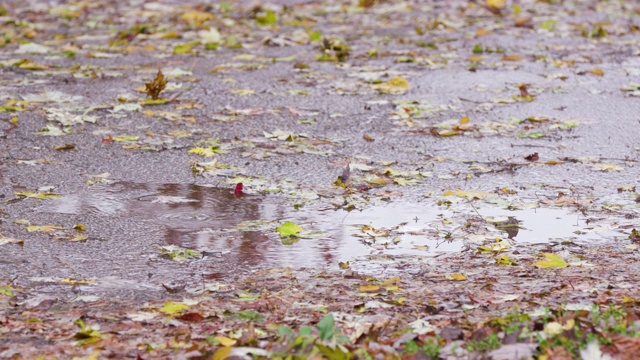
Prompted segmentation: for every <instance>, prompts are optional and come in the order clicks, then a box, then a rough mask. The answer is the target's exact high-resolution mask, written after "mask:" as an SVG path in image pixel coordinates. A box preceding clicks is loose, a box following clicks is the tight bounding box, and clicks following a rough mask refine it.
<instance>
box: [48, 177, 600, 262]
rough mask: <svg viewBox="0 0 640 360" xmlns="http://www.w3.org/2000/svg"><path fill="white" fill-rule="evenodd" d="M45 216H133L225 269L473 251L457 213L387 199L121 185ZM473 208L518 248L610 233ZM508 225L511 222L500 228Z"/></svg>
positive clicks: (561, 216)
mask: <svg viewBox="0 0 640 360" xmlns="http://www.w3.org/2000/svg"><path fill="white" fill-rule="evenodd" d="M40 210H41V211H44V212H50V213H59V214H73V215H80V216H82V215H86V216H98V217H105V218H107V221H109V222H112V221H113V222H116V221H118V219H123V218H126V219H128V220H131V219H133V220H137V221H140V222H141V226H145V225H144V224H147V226H148V224H153V225H154V226H148V228H149V229H150V230H149V233H148V234H147V235H145V237H146V239H143V241H148V242H150V243H152V244H154V245H160V246H166V245H174V246H178V247H181V248H187V249H192V250H198V251H202V252H204V253H205V254H206V255H209V256H211V255H215V256H226V255H230V256H231V257H232V258H233V259H234V260H233V264H231V266H230V267H227V268H226V269H224V270H221V271H222V272H224V271H229V272H233V271H235V270H237V269H238V268H244V269H254V268H269V267H283V266H293V267H324V266H337V263H338V262H340V261H349V260H352V259H354V258H358V257H362V256H364V255H370V254H390V255H423V256H435V255H437V254H440V253H443V252H454V251H460V250H462V249H464V248H465V246H466V245H467V244H466V243H467V241H465V237H464V236H459V235H460V232H458V233H457V235H458V236H450V235H451V234H449V233H453V234H456V231H457V230H456V228H454V229H453V230H451V226H450V227H449V230H445V229H444V227H445V226H443V224H445V223H451V221H448V220H447V219H452V218H454V217H455V216H458V217H460V214H457V215H456V214H455V212H453V211H451V210H450V209H446V208H442V207H438V206H436V205H435V204H433V202H424V203H413V204H408V203H389V204H385V205H379V206H372V207H370V208H367V209H365V210H363V211H351V212H347V211H344V210H334V209H332V208H329V209H327V207H326V206H324V207H322V206H320V205H318V206H315V207H314V206H310V207H304V208H302V209H299V210H296V209H294V208H293V206H291V204H290V203H289V202H288V201H287V200H286V199H284V198H283V197H278V196H269V195H244V196H242V197H236V196H234V194H233V192H232V191H231V190H229V189H227V188H224V189H221V188H216V187H209V186H202V185H192V184H140V183H132V182H118V183H114V184H110V185H100V186H94V187H93V188H92V191H91V192H89V193H84V194H82V195H68V196H64V197H63V198H61V199H57V200H53V201H50V202H48V203H46V204H45V205H43V206H42V207H41V208H40ZM468 210H469V214H467V215H464V216H468V217H474V216H476V215H481V216H482V217H483V218H484V220H485V221H486V224H487V226H485V228H488V229H489V230H488V233H487V234H488V236H487V238H491V236H493V235H497V236H503V237H509V238H511V239H513V240H516V241H517V242H522V243H544V242H549V241H555V240H572V241H587V240H597V239H601V238H602V237H603V236H611V235H612V234H602V233H598V232H594V231H592V230H591V229H589V228H588V226H587V225H588V224H587V221H586V219H585V218H584V217H582V216H581V215H580V214H577V213H571V212H568V211H567V210H563V209H544V208H537V209H523V210H516V211H509V210H504V209H499V208H496V207H492V206H480V207H478V209H477V211H478V213H477V214H476V213H474V212H473V211H471V208H469V209H468ZM509 219H511V222H512V225H513V226H510V227H509V226H507V227H506V228H505V227H504V226H500V224H503V223H505V221H509ZM285 221H293V222H294V223H296V224H299V225H301V226H302V227H303V229H304V230H305V231H304V234H305V235H304V236H303V238H301V239H299V240H293V241H282V239H281V238H280V236H279V235H278V233H277V232H276V230H275V229H276V227H278V226H279V225H280V224H281V223H283V222H285ZM455 221H458V222H460V220H455ZM492 225H493V226H492ZM458 228H460V227H458ZM154 229H155V230H154ZM158 229H161V230H158ZM448 234H449V235H448ZM492 234H493V235H492ZM206 259H207V257H205V259H204V261H206Z"/></svg>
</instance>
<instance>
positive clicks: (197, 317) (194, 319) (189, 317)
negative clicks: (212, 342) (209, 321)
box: [176, 312, 204, 322]
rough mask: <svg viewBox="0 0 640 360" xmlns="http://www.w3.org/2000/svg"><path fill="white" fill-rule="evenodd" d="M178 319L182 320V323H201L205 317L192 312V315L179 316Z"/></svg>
mask: <svg viewBox="0 0 640 360" xmlns="http://www.w3.org/2000/svg"><path fill="white" fill-rule="evenodd" d="M176 319H178V320H182V321H190V322H200V321H202V320H204V316H202V315H200V314H199V313H195V312H190V313H186V314H182V315H180V316H178V317H177V318H176Z"/></svg>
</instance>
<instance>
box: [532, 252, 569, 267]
mask: <svg viewBox="0 0 640 360" xmlns="http://www.w3.org/2000/svg"><path fill="white" fill-rule="evenodd" d="M542 256H544V257H545V258H546V259H544V260H540V261H536V262H535V263H534V264H533V266H535V267H538V268H541V269H550V268H553V269H561V268H566V267H567V266H569V264H567V263H566V262H565V261H564V260H562V258H561V257H560V256H558V255H556V254H552V253H544V254H542Z"/></svg>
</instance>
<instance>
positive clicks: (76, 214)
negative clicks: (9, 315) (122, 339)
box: [0, 2, 640, 298]
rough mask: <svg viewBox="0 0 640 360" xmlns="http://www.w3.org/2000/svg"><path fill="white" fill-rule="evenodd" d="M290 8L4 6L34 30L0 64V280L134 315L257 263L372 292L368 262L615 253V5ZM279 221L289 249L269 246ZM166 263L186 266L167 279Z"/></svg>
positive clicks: (619, 158)
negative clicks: (210, 44)
mask: <svg viewBox="0 0 640 360" xmlns="http://www.w3.org/2000/svg"><path fill="white" fill-rule="evenodd" d="M292 4H295V5H291V6H292V7H291V8H289V10H286V11H285V10H283V8H282V6H280V5H274V9H275V10H277V11H278V13H279V14H280V18H279V20H278V24H277V25H268V26H256V25H255V23H256V21H258V20H256V13H260V11H263V9H261V8H253V7H251V6H248V5H245V6H241V5H237V6H235V5H234V6H232V9H230V10H229V9H226V8H225V9H226V10H225V9H223V8H222V5H213V6H212V7H205V8H199V7H195V8H194V9H195V10H194V11H200V14H201V15H202V14H203V13H211V14H215V16H214V17H211V18H208V17H205V18H204V20H198V18H197V14H195V15H194V14H191V15H192V16H194V17H196V18H195V20H194V19H192V18H186V17H184V13H185V12H184V10H183V6H182V5H178V4H177V3H176V4H172V3H170V2H158V3H146V4H142V5H140V6H133V4H124V3H122V4H118V5H117V6H113V7H109V8H107V7H100V6H96V7H91V6H88V7H84V8H83V7H77V6H75V5H69V4H59V5H57V6H56V7H55V9H56V10H55V11H53V10H51V9H50V8H48V7H46V6H44V5H40V4H39V3H38V4H36V3H35V2H34V4H31V5H33V7H30V6H27V3H20V4H18V3H10V6H7V10H8V11H9V15H7V16H8V17H9V18H12V19H14V18H23V19H28V21H29V22H30V23H31V24H37V26H36V25H33V28H34V32H35V34H34V35H33V37H31V38H30V37H28V36H27V35H26V34H25V32H26V30H24V29H19V28H16V27H15V26H13V25H11V23H10V21H9V20H8V19H5V20H6V21H9V22H5V23H4V25H3V28H4V29H5V33H6V34H14V36H15V38H16V40H15V41H13V42H9V43H7V44H6V45H5V46H3V47H2V48H0V49H1V51H0V61H2V64H3V66H2V67H1V68H0V72H1V73H2V80H0V100H1V101H2V102H3V103H4V104H5V105H4V106H5V107H4V108H3V111H2V112H0V117H1V119H2V123H0V126H1V127H0V130H1V131H2V133H1V138H2V148H3V155H2V167H1V168H0V171H1V173H0V176H1V179H2V184H1V186H0V192H1V196H2V197H3V199H4V200H5V203H4V204H3V206H2V213H1V214H2V223H1V226H2V227H1V228H0V233H1V235H2V238H0V240H3V239H4V241H3V242H6V244H2V242H0V244H2V245H1V246H2V250H3V254H4V256H3V257H2V258H0V282H2V283H11V284H14V285H15V286H18V287H25V288H33V289H38V290H39V291H41V292H44V293H47V292H49V293H51V294H53V295H55V296H61V297H73V296H77V295H78V294H81V295H94V294H99V295H100V296H114V297H122V298H130V297H133V298H145V297H149V296H150V297H159V296H163V295H166V292H167V291H168V290H167V286H163V284H164V285H167V284H169V285H168V287H169V289H172V288H174V287H180V286H184V285H185V284H186V285H187V286H188V285H190V284H194V283H198V282H200V281H202V279H224V278H237V277H241V276H243V274H249V273H251V272H253V271H255V270H257V269H269V268H274V267H287V266H291V267H294V268H300V267H305V268H314V269H333V270H338V269H339V263H346V262H349V263H350V265H351V267H352V268H353V269H356V270H358V271H362V272H364V273H367V272H369V273H372V274H376V273H379V272H380V271H382V270H381V266H380V265H378V264H376V262H375V261H371V259H375V258H376V257H379V256H391V257H393V256H400V257H402V258H406V257H407V256H410V257H414V258H425V259H431V260H429V263H430V264H433V261H436V260H437V259H438V258H439V257H441V256H446V255H447V254H455V253H459V252H462V251H476V250H478V248H479V247H481V246H483V245H486V244H490V243H491V242H493V241H495V239H496V238H503V239H505V240H506V241H509V242H510V243H511V244H512V246H514V247H515V248H518V247H519V246H526V244H531V243H553V244H562V243H575V244H581V245H584V246H589V244H599V245H602V244H611V246H616V245H617V244H620V243H621V242H624V241H628V240H627V239H628V237H629V233H630V231H631V229H632V228H633V227H634V226H635V224H636V221H637V220H636V218H637V214H638V206H637V202H636V198H637V196H638V194H637V192H636V190H635V186H636V184H637V179H638V172H637V156H638V151H639V149H640V148H639V147H638V142H637V138H638V136H637V135H638V131H637V128H638V125H639V124H638V121H639V118H638V115H637V111H636V110H637V108H638V106H640V98H638V97H637V91H638V90H637V89H635V88H634V87H633V86H634V85H633V83H634V82H635V83H636V84H637V82H638V81H639V80H638V76H639V74H640V58H639V57H638V56H639V55H640V54H638V53H637V48H638V47H637V45H638V40H637V39H638V35H637V34H638V32H637V15H636V17H635V18H634V17H630V16H628V14H629V13H632V12H633V11H632V10H629V9H627V5H624V4H613V3H602V4H597V5H593V4H591V5H590V4H569V5H566V6H565V7H561V5H558V4H550V3H539V2H522V5H521V7H522V8H523V9H525V12H524V13H523V14H521V15H514V14H513V13H512V12H511V10H509V11H507V10H504V11H503V12H504V13H503V14H502V15H496V14H492V13H491V12H490V11H487V10H486V8H484V7H483V6H482V5H481V4H474V3H467V2H455V3H451V4H444V3H442V4H441V3H439V2H434V3H432V2H425V3H418V4H405V3H402V4H397V5H394V3H393V2H381V4H379V5H378V6H375V7H373V8H371V9H367V10H364V11H363V10H362V9H360V10H357V9H353V8H352V7H349V6H348V5H347V4H346V3H345V4H342V3H339V2H336V3H335V4H333V2H331V5H317V4H312V3H308V4H306V5H305V4H304V3H297V2H292ZM185 6H186V5H185ZM629 6H630V5H629ZM558 7H561V9H562V11H561V12H560V13H558V12H557V11H558ZM267 8H268V7H267ZM256 9H257V10H256ZM65 11H71V12H72V15H69V14H67V15H60V14H66V13H64V12H65ZM74 11H78V12H79V13H78V14H76V13H75V12H74ZM287 11H288V12H287ZM113 14H120V15H121V16H122V17H117V18H113ZM603 14H604V15H603ZM202 16H204V15H202ZM526 16H528V17H531V18H532V20H531V24H530V26H529V25H526V26H516V25H514V24H515V23H517V19H518V18H519V17H526ZM354 19H355V20H354ZM514 19H515V20H514ZM514 21H515V23H514ZM140 24H148V25H147V26H148V30H144V31H141V32H139V33H136V32H135V31H134V30H132V29H134V27H135V26H136V25H140ZM296 24H297V25H296ZM355 24H361V25H355ZM549 24H552V25H553V26H552V25H549ZM603 24H604V25H603ZM634 24H636V25H635V26H636V27H635V28H634ZM28 28H29V27H28ZM212 28H217V29H218V31H219V32H220V34H221V35H220V36H221V37H220V39H219V40H218V43H219V44H218V45H219V46H218V45H216V46H217V47H218V49H217V50H206V49H205V46H204V43H203V42H204V41H206V40H203V39H205V38H206V36H208V35H206V34H204V35H203V34H202V33H201V32H202V31H207V30H210V29H212ZM599 28H600V29H603V30H602V31H605V30H606V31H605V33H606V35H603V33H601V32H599V30H598V29H599ZM170 29H174V30H175V31H176V32H177V35H175V34H173V33H171V34H169V35H167V34H168V33H170V31H171V30H170ZM634 29H635V30H634ZM298 30H299V31H298ZM118 31H124V33H118ZM296 31H297V32H296ZM315 31H319V32H320V33H321V35H322V37H323V38H325V39H327V41H329V42H330V43H331V44H336V43H338V42H339V41H341V42H343V43H346V44H348V45H349V47H350V48H351V51H350V53H349V55H348V56H347V58H346V60H345V61H318V60H319V58H318V56H320V55H322V54H324V55H334V53H335V52H336V50H335V48H332V47H331V46H328V48H327V46H326V45H325V47H324V48H322V46H323V45H322V41H320V40H318V39H314V38H313V36H314V35H313V33H314V32H315ZM585 34H586V35H585ZM163 35H167V36H163ZM7 36H8V35H7ZM210 36H214V35H210ZM214 37H215V36H214ZM29 39H31V40H32V41H33V43H37V44H39V45H42V46H44V47H46V49H43V48H30V47H28V46H25V45H24V43H26V42H27V41H30V40H29ZM199 39H200V40H199ZM233 39H235V40H236V41H239V42H240V43H242V45H243V46H242V47H239V48H238V47H236V46H234V45H233V44H232V41H233ZM18 40H19V41H18ZM194 40H197V41H200V43H198V44H195V45H193V49H192V50H189V51H187V52H186V53H184V54H181V53H177V52H178V51H177V50H176V48H175V46H176V45H180V44H185V43H189V42H190V41H194ZM19 42H24V43H23V44H20V43H19ZM332 46H333V45H332ZM478 46H479V47H478ZM509 56H512V57H509ZM24 59H26V60H24ZM25 61H26V62H25ZM25 64H27V65H29V64H31V65H29V66H27V65H25ZM36 65H38V66H36ZM158 69H161V70H162V72H163V73H164V74H165V75H166V76H167V77H168V79H169V83H168V87H167V89H166V90H165V92H163V93H162V94H161V97H164V98H166V99H169V100H170V101H168V102H166V103H164V104H159V105H149V104H146V103H145V102H144V101H145V99H146V98H147V97H146V96H145V94H144V93H140V92H136V91H135V89H136V88H139V87H140V86H144V84H145V83H147V82H149V81H151V80H152V79H153V78H154V77H155V75H156V73H157V71H158ZM393 78H401V79H404V80H406V81H407V82H408V84H409V85H408V86H406V87H405V86H404V85H401V86H395V87H394V86H393V85H392V84H393V82H390V81H391V80H392V79H393ZM390 84H391V85H390ZM385 85H386V87H385ZM635 86H636V87H637V85H635ZM634 89H635V91H634ZM11 107H13V108H11ZM14 119H15V120H14ZM194 148H203V149H209V150H210V153H209V154H208V156H200V155H198V154H197V153H194V152H191V151H190V150H193V149H194ZM534 154H535V155H534ZM347 167H348V168H349V174H348V176H344V180H345V182H346V183H347V184H346V186H340V184H338V185H336V184H335V183H334V182H335V181H336V180H337V179H338V177H339V176H341V174H345V168H347ZM239 182H242V183H243V184H244V189H245V191H244V192H245V194H244V195H243V196H241V197H238V196H234V193H233V189H234V186H235V184H237V183H239ZM47 194H48V195H47ZM287 221H291V222H294V223H295V224H298V225H300V226H302V228H303V229H304V231H303V233H302V234H300V236H297V237H294V238H282V237H281V236H280V235H279V234H278V232H277V230H276V229H277V228H278V227H279V226H281V225H282V224H283V223H284V222H287ZM79 224H80V225H81V226H78V225H79ZM42 225H52V226H55V227H54V228H33V227H30V226H42ZM12 239H13V240H19V241H20V243H12V241H10V240H12ZM170 246H173V247H172V248H169V249H178V248H179V249H188V250H195V251H198V252H199V253H200V255H199V256H197V257H196V258H191V259H186V260H185V261H173V260H172V259H170V258H167V257H166V256H163V250H162V249H163V248H166V247H170ZM434 259H435V260H434ZM64 279H73V280H77V281H81V280H86V281H90V282H91V285H86V286H80V287H73V288H70V287H68V286H66V285H60V281H62V280H64Z"/></svg>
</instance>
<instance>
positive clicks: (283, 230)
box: [276, 221, 302, 238]
mask: <svg viewBox="0 0 640 360" xmlns="http://www.w3.org/2000/svg"><path fill="white" fill-rule="evenodd" d="M276 231H277V232H278V234H280V236H281V237H283V238H289V237H292V236H298V233H299V232H300V231H302V226H300V225H297V224H294V223H292V222H291V221H287V222H285V223H284V224H282V225H280V227H279V228H276Z"/></svg>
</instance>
